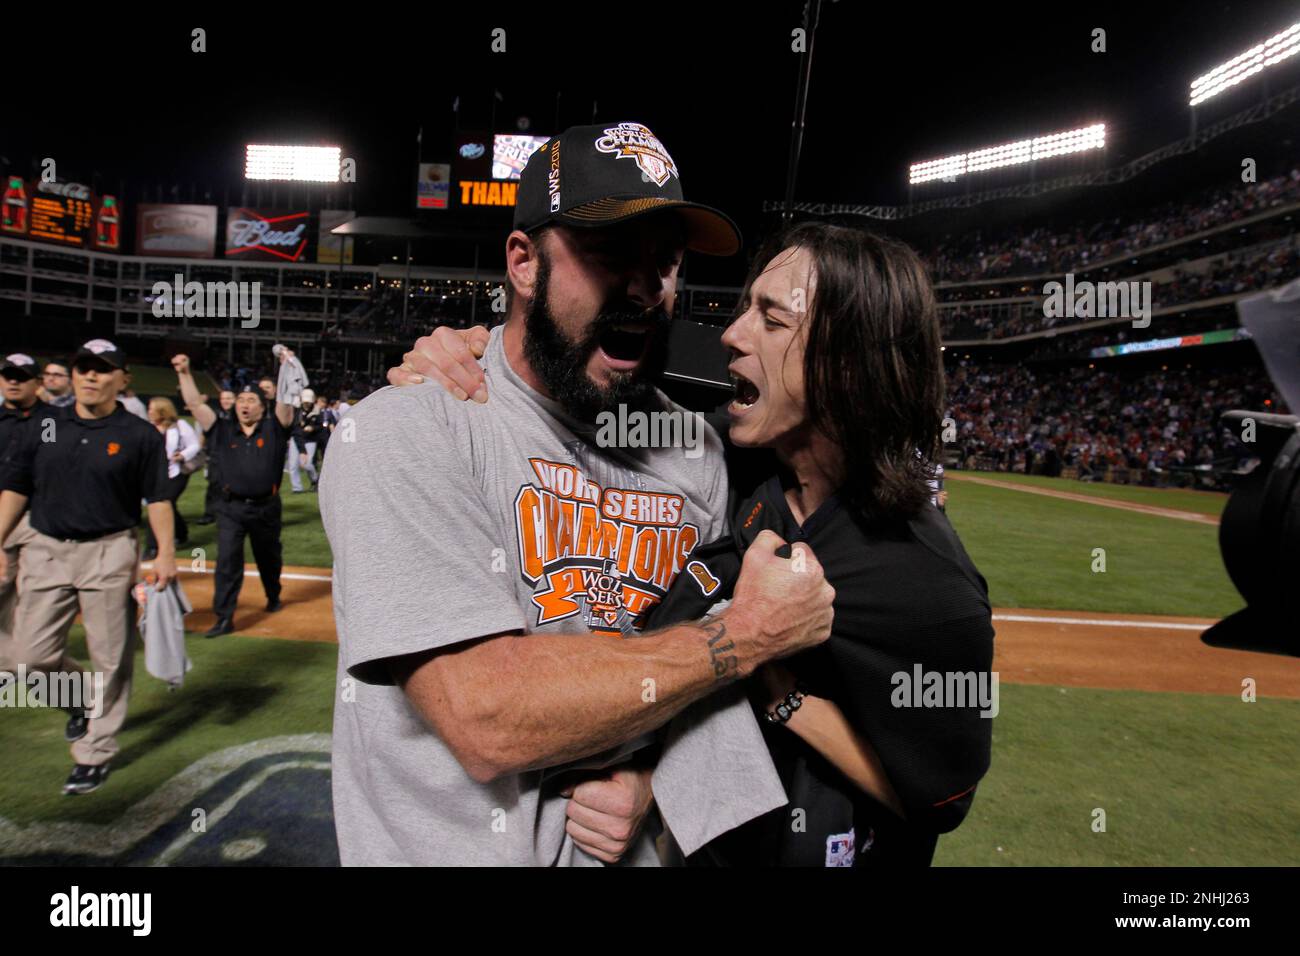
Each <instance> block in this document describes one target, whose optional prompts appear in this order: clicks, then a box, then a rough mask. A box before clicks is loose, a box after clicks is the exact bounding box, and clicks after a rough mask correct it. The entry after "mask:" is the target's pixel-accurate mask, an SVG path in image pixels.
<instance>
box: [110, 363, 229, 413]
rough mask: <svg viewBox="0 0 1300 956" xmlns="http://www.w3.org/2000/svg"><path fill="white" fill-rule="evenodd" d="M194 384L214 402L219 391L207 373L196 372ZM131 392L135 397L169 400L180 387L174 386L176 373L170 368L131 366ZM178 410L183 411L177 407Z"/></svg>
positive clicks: (177, 392)
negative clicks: (165, 398)
mask: <svg viewBox="0 0 1300 956" xmlns="http://www.w3.org/2000/svg"><path fill="white" fill-rule="evenodd" d="M194 384H195V385H197V386H198V388H199V391H200V392H202V393H203V394H204V395H206V396H208V398H211V399H214V400H215V399H216V397H217V395H218V394H220V391H221V390H220V389H219V388H217V383H216V382H214V381H213V380H212V376H210V375H209V374H208V373H207V372H201V371H196V372H195V373H194ZM131 390H132V391H133V392H135V393H136V394H137V395H166V396H167V397H168V398H171V397H172V396H174V395H178V394H179V393H180V386H178V385H177V384H176V373H175V372H174V371H173V370H172V369H171V368H170V367H169V368H163V367H162V366H160V365H132V366H131ZM178 410H180V411H184V409H183V408H179V406H178Z"/></svg>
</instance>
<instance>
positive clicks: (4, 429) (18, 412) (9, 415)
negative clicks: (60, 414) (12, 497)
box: [0, 398, 55, 470]
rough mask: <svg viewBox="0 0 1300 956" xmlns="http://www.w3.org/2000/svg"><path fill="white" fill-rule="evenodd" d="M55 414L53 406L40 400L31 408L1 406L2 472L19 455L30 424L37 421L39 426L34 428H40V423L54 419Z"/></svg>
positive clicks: (0, 459)
mask: <svg viewBox="0 0 1300 956" xmlns="http://www.w3.org/2000/svg"><path fill="white" fill-rule="evenodd" d="M54 412H55V409H54V406H53V405H47V404H46V403H45V402H42V401H41V400H40V399H39V398H38V399H36V401H34V402H33V403H32V404H31V407H29V408H10V407H9V406H8V405H3V404H0V470H2V469H3V468H4V465H5V462H7V461H8V460H9V459H10V458H12V457H13V456H14V455H15V454H16V453H17V451H18V448H19V444H20V440H21V438H22V435H23V432H24V431H25V430H26V427H27V425H28V423H30V422H31V421H33V420H35V421H36V423H37V424H36V425H35V426H33V427H35V428H40V422H41V421H42V420H43V419H45V418H49V417H52V415H53V414H54Z"/></svg>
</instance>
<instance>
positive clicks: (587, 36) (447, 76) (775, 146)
mask: <svg viewBox="0 0 1300 956" xmlns="http://www.w3.org/2000/svg"><path fill="white" fill-rule="evenodd" d="M802 8H803V5H802V3H799V2H788V0H782V2H775V3H744V4H704V3H701V2H699V0H696V2H693V3H668V2H658V3H654V2H652V3H645V2H638V3H629V4H624V3H612V2H611V3H603V4H599V5H591V6H587V5H582V4H568V3H563V4H562V3H550V4H536V3H534V4H528V5H522V6H520V7H518V8H513V7H511V6H509V5H504V4H473V5H467V9H466V10H464V11H461V12H450V13H449V12H447V11H448V10H449V9H451V8H450V5H445V4H437V5H414V6H413V5H409V4H396V3H394V4H383V3H369V4H350V3H349V4H328V5H325V4H322V5H319V6H318V7H313V6H312V5H294V6H293V7H292V8H290V7H289V6H288V5H283V6H282V7H280V9H282V10H284V11H285V13H283V14H276V13H268V12H267V11H273V10H275V9H276V5H274V4H263V5H260V6H259V7H258V8H255V9H256V10H257V13H256V15H251V14H244V15H242V16H239V15H234V14H230V13H227V14H223V15H219V16H213V15H208V14H201V15H200V14H188V13H169V14H162V13H158V14H148V13H140V14H134V13H133V14H129V15H128V14H118V15H115V16H113V15H93V16H92V17H89V18H88V17H86V16H83V15H81V14H79V13H76V14H74V13H70V12H69V13H67V14H65V15H58V16H55V15H53V14H51V13H24V14H19V15H17V16H14V15H12V14H10V13H9V12H6V14H5V18H4V21H3V23H2V24H0V33H3V34H5V39H4V43H3V49H4V51H5V56H7V57H8V60H7V62H6V63H5V66H4V73H5V76H6V78H7V80H8V82H7V83H6V95H5V98H4V102H5V106H4V117H3V120H0V157H2V158H3V159H2V160H0V163H2V164H3V165H5V166H6V167H7V168H9V169H10V170H22V171H25V172H27V173H28V174H29V175H30V174H31V172H32V167H31V164H32V163H34V162H36V161H39V159H40V158H41V157H44V156H53V157H56V158H57V159H58V161H59V174H60V177H61V178H65V179H74V180H79V181H87V180H90V179H92V178H96V177H97V179H98V182H99V183H100V184H101V187H102V188H104V189H110V188H113V187H118V188H120V187H119V184H120V183H126V184H127V190H126V192H127V198H128V201H129V200H130V199H131V197H132V196H133V195H138V194H139V193H140V192H143V193H144V194H145V197H146V198H149V199H152V198H154V196H155V195H156V191H157V190H160V189H161V190H163V191H164V193H163V195H162V197H161V198H164V199H167V198H169V197H170V196H172V195H174V196H175V197H176V198H178V199H180V200H182V201H187V200H189V199H190V197H191V196H194V197H195V198H197V199H199V200H200V201H203V199H204V194H205V193H207V194H208V195H209V196H211V201H214V202H217V203H221V202H222V201H223V199H224V197H226V196H228V197H229V198H231V199H232V201H237V199H238V189H239V188H240V187H241V185H242V183H241V178H242V164H243V144H244V143H246V142H250V141H270V142H302V143H330V144H337V145H340V146H341V147H342V148H343V154H344V155H345V156H352V157H355V158H356V160H357V168H358V182H357V184H356V186H355V191H354V192H353V193H352V196H351V199H352V204H353V207H354V208H356V209H358V210H359V211H360V212H362V213H363V214H388V215H402V214H405V213H406V211H407V210H408V209H409V207H410V206H411V193H412V188H413V187H412V184H413V178H414V163H415V161H416V148H417V147H416V141H415V140H416V131H417V129H419V128H420V127H421V126H423V128H424V148H423V158H424V160H425V161H427V162H435V161H449V160H450V158H451V152H452V147H451V143H452V137H453V129H454V126H455V124H456V123H457V122H459V125H460V126H461V127H462V128H465V129H482V128H486V127H487V126H488V125H489V123H490V122H491V120H492V118H493V112H492V106H493V103H494V96H493V93H494V91H497V92H499V93H500V94H501V97H502V101H501V102H500V103H497V105H496V111H495V125H496V130H497V131H498V132H511V131H515V130H517V129H518V120H519V118H520V117H526V118H527V120H528V122H529V125H528V131H529V132H533V133H537V134H548V133H551V132H553V131H555V127H556V119H557V114H558V120H559V124H560V125H561V126H567V125H571V124H575V123H587V122H591V120H592V114H593V104H594V108H595V116H596V119H597V120H598V121H610V122H618V121H622V120H636V121H640V122H644V123H646V124H647V125H649V126H650V127H651V128H652V129H653V130H654V132H655V133H656V134H657V135H658V136H659V137H660V138H661V139H662V140H663V141H664V142H665V144H666V145H667V147H668V149H669V150H670V152H671V153H672V154H673V157H674V159H675V160H676V162H677V165H678V168H679V170H680V171H681V178H682V182H683V185H684V188H685V191H686V195H687V197H688V198H693V199H698V200H699V201H703V202H709V203H712V204H716V205H718V206H720V207H721V208H723V209H725V210H726V211H728V212H730V213H731V214H732V215H733V216H735V218H737V220H738V221H740V222H741V224H742V227H744V228H745V230H746V233H747V237H748V238H750V239H754V238H757V236H756V233H757V232H759V231H761V229H762V228H763V223H764V219H763V217H762V216H761V215H760V213H759V209H760V206H761V203H762V201H763V200H765V199H770V200H779V199H780V198H781V197H782V195H783V193H784V184H785V177H786V168H787V152H788V148H789V135H790V125H791V118H792V113H793V105H794V91H795V84H796V77H797V68H798V57H797V56H796V55H795V54H794V53H793V52H791V49H790V46H791V30H792V29H793V28H795V27H796V26H799V25H800V23H801V18H802ZM290 9H292V10H293V11H294V13H293V16H292V17H290V16H289V15H288V11H289V10H290ZM470 11H472V12H470ZM614 11H617V12H614ZM1297 19H1300V3H1297V2H1295V0H1292V2H1290V3H1284V2H1272V0H1250V2H1242V0H1215V2H1201V3H1195V2H1193V3H1187V2H1183V3H1156V2H1132V0H1130V2H1127V3H1117V4H1108V3H1088V4H1069V5H1067V4H1061V3H1035V4H1032V5H1025V6H1023V7H1019V6H1017V5H1008V4H990V3H982V4H966V5H960V6H953V7H952V8H951V9H950V8H949V7H948V6H945V5H942V4H922V3H909V4H882V3H867V2H855V0H839V2H831V0H825V2H824V3H823V6H822V18H821V24H820V29H819V30H818V32H817V35H816V43H815V48H814V59H813V71H812V83H811V94H810V100H809V108H808V125H807V134H806V138H805V148H804V154H803V159H802V163H801V165H800V176H799V180H798V186H797V191H796V198H797V199H799V200H810V201H833V202H855V203H862V202H879V203H890V204H895V203H902V202H906V201H907V200H908V198H909V192H908V187H907V184H906V181H907V166H908V164H909V163H911V162H914V161H918V160H924V159H932V158H937V157H940V156H944V155H948V154H950V153H954V152H960V151H963V150H965V149H969V148H978V147H981V146H988V145H995V144H997V143H1000V142H1005V141H1009V140H1012V139H1016V138H1019V137H1021V136H1024V135H1033V134H1036V133H1045V132H1053V131H1057V130H1064V129H1069V128H1073V127H1076V126H1081V125H1086V124H1088V123H1090V122H1095V121H1098V120H1104V121H1106V122H1107V123H1108V125H1109V139H1110V145H1109V146H1108V148H1107V150H1106V154H1105V156H1104V157H1100V156H1091V157H1088V158H1087V159H1084V160H1071V159H1062V160H1060V161H1059V163H1060V165H1059V166H1054V167H1053V168H1052V169H1051V170H1050V171H1045V172H1044V175H1056V174H1058V172H1059V173H1064V172H1070V171H1074V170H1076V169H1079V168H1097V167H1098V166H1099V165H1102V164H1104V165H1112V166H1113V165H1118V164H1120V163H1123V162H1125V161H1127V160H1129V159H1132V158H1133V157H1135V156H1138V155H1140V154H1142V153H1144V152H1146V151H1148V150H1150V149H1152V148H1154V147H1157V146H1160V145H1162V144H1164V143H1165V142H1169V141H1171V140H1174V139H1177V138H1179V137H1181V136H1184V135H1186V134H1187V132H1188V129H1189V111H1188V108H1187V105H1186V88H1187V84H1188V83H1189V82H1190V80H1191V79H1192V78H1193V77H1195V76H1197V75H1199V74H1200V73H1202V72H1204V71H1205V70H1207V69H1209V68H1210V67H1212V66H1214V65H1216V64H1217V63H1219V62H1221V61H1222V60H1224V59H1227V58H1228V57H1230V56H1233V55H1235V54H1236V53H1239V52H1242V51H1243V50H1245V49H1246V48H1247V47H1248V46H1249V45H1250V44H1251V43H1252V42H1254V41H1257V40H1260V39H1262V38H1264V37H1266V36H1269V35H1271V34H1272V33H1274V32H1277V31H1278V30H1280V29H1283V28H1285V27H1287V26H1289V25H1290V24H1291V23H1293V22H1295V21H1296V20H1297ZM194 26H202V27H204V28H206V29H207V31H208V37H207V42H208V52H207V53H204V54H194V53H191V52H190V30H191V29H192V28H193V27H194ZM494 27H501V28H503V29H505V30H506V46H507V51H506V52H505V53H504V54H497V53H492V52H491V50H490V44H491V31H492V29H493V28H494ZM1095 27H1102V28H1104V29H1106V31H1107V52H1105V53H1093V52H1092V51H1091V49H1090V44H1091V33H1092V30H1093V29H1094V28H1095ZM15 34H16V35H17V37H18V41H17V42H14V37H15ZM1272 72H1274V73H1275V74H1276V75H1275V76H1274V77H1273V78H1271V79H1270V82H1272V83H1273V84H1274V89H1275V90H1277V89H1282V88H1284V87H1287V86H1291V85H1294V84H1297V83H1300V57H1296V58H1294V61H1289V62H1288V63H1287V64H1285V65H1283V66H1281V67H1279V68H1277V69H1276V70H1275V71H1272ZM1257 79H1258V78H1257ZM1243 86H1244V87H1249V89H1245V90H1242V91H1241V92H1239V93H1237V94H1234V95H1233V96H1232V97H1224V98H1222V99H1223V100H1224V104H1223V105H1221V106H1220V105H1219V104H1213V106H1211V105H1210V104H1207V108H1206V109H1205V111H1204V116H1205V117H1206V119H1205V121H1206V122H1209V121H1212V120H1213V119H1214V118H1220V117H1221V116H1224V115H1227V114H1229V113H1231V112H1233V111H1234V110H1236V109H1241V108H1242V107H1243V105H1248V104H1249V103H1251V102H1254V101H1255V100H1257V99H1258V97H1259V95H1260V88H1259V86H1258V85H1257V84H1251V83H1247V84H1243ZM457 97H459V99H460V113H459V115H456V114H453V112H452V103H453V101H454V100H455V99H456V98H457ZM557 97H558V100H557ZM1294 111H1300V106H1298V107H1295V108H1293V112H1294ZM1290 123H1291V124H1292V125H1295V121H1294V120H1290ZM1290 145H1291V144H1290V142H1289V141H1288V143H1287V146H1288V147H1289V146H1290ZM1291 155H1292V156H1295V155H1296V151H1295V150H1294V149H1292V150H1291ZM996 176H997V174H990V175H989V178H988V179H986V180H983V181H981V182H980V183H979V184H972V185H973V186H974V187H975V188H978V187H979V186H984V185H1000V184H1003V183H1004V182H1005V181H1010V180H1001V179H997V178H996ZM1159 185H1160V184H1159V182H1158V179H1157V178H1154V177H1153V178H1152V180H1151V181H1149V182H1148V183H1145V184H1143V185H1142V187H1141V188H1143V189H1149V190H1151V192H1152V194H1153V195H1154V194H1155V193H1156V192H1158V189H1159ZM172 187H176V188H177V192H176V193H174V194H173V193H171V192H170V190H171V189H172ZM944 188H946V187H944V186H943V185H942V184H936V185H935V186H933V187H929V190H930V191H927V187H917V188H916V190H915V191H914V192H913V193H912V198H915V199H923V198H930V197H931V196H933V195H939V194H942V190H943V189H944ZM225 190H229V192H228V193H227V192H225ZM427 215H439V214H438V213H429V214H427ZM933 218H934V217H932V220H933ZM495 221H496V222H500V223H501V224H502V235H503V236H504V231H505V228H506V224H507V223H508V217H503V216H502V215H501V214H500V213H498V214H497V219H496V220H495ZM931 226H933V228H934V229H939V230H942V229H946V228H966V226H965V225H964V224H963V222H962V220H961V219H960V217H953V218H950V219H949V220H947V221H943V220H940V221H937V222H934V221H932V222H931ZM423 258H429V254H426V255H425V256H423ZM417 261H420V259H417ZM731 269H734V264H731V265H727V264H709V265H707V266H702V267H700V271H699V272H698V273H697V274H696V276H695V281H701V280H703V279H710V278H717V279H728V278H734V277H733V276H731V275H730V274H729V272H728V270H731Z"/></svg>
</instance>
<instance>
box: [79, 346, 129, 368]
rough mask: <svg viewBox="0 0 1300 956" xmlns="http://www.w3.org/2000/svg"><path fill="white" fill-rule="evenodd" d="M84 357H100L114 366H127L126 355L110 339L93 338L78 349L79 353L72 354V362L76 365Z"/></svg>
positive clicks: (106, 363) (105, 362)
mask: <svg viewBox="0 0 1300 956" xmlns="http://www.w3.org/2000/svg"><path fill="white" fill-rule="evenodd" d="M83 359H98V360H99V361H101V362H103V363H104V364H105V365H110V366H112V367H113V368H120V369H125V368H126V356H125V355H123V354H122V352H121V351H120V350H119V349H118V347H117V346H116V345H114V344H113V343H112V342H110V341H109V340H108V339H91V340H90V341H89V342H87V343H86V344H85V345H83V346H82V347H81V348H79V349H77V354H76V355H74V356H72V364H73V365H76V364H77V363H78V362H80V361H82V360H83Z"/></svg>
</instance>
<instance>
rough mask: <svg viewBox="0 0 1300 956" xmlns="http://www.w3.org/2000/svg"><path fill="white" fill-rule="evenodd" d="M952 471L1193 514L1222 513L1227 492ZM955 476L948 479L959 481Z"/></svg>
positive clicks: (957, 482) (1226, 499)
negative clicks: (952, 478)
mask: <svg viewBox="0 0 1300 956" xmlns="http://www.w3.org/2000/svg"><path fill="white" fill-rule="evenodd" d="M949 474H954V475H971V476H972V477H976V478H990V479H993V480H996V481H1006V482H1011V483H1013V484H1017V485H1032V486H1034V487H1036V488H1051V489H1052V490H1054V491H1065V492H1070V493H1072V494H1076V495H1088V496H1090V497H1093V498H1110V499H1113V500H1116V501H1132V502H1136V503H1137V504H1142V505H1152V506H1153V507H1156V508H1172V509H1173V510H1175V511H1194V512H1196V513H1197V514H1204V515H1215V516H1216V517H1217V516H1218V515H1221V514H1223V507H1224V505H1226V504H1227V503H1228V496H1227V495H1224V494H1218V493H1217V492H1213V491H1179V490H1177V489H1174V488H1143V487H1141V486H1138V485H1112V484H1107V483H1106V482H1100V481H1075V480H1074V479H1070V478H1044V477H1043V476H1042V475H1016V474H1011V473H1009V472H1008V473H1003V472H991V471H990V472H983V471H959V472H949ZM960 483H961V479H960V478H957V479H955V480H954V481H953V482H951V483H950V484H949V485H948V487H949V488H951V485H953V484H960Z"/></svg>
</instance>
